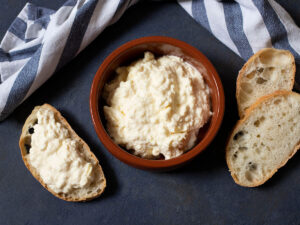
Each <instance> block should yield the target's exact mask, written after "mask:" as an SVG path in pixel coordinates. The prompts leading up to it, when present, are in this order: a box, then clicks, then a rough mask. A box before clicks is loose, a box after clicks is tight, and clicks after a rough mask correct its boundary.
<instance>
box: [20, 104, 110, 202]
mask: <svg viewBox="0 0 300 225" xmlns="http://www.w3.org/2000/svg"><path fill="white" fill-rule="evenodd" d="M39 110H50V111H52V112H53V113H54V118H55V121H56V122H59V123H61V125H62V126H63V127H64V128H66V129H67V130H68V131H69V134H70V138H71V139H72V140H75V141H77V143H78V145H79V146H80V148H79V149H80V150H79V151H80V155H81V157H83V159H84V160H85V161H86V162H88V163H91V165H93V180H92V182H91V183H90V185H89V186H88V187H85V188H74V189H72V191H71V192H68V193H63V192H61V193H57V192H55V191H54V190H53V189H52V188H50V187H49V184H47V183H45V181H44V180H43V179H42V177H41V175H40V171H38V170H37V169H36V168H35V167H33V166H32V165H31V162H30V158H29V154H30V148H31V136H32V135H33V132H34V131H33V130H34V129H33V128H32V127H33V126H34V125H35V124H37V123H38V119H37V112H38V111H39ZM30 129H31V131H30ZM19 146H20V149H21V155H22V158H23V161H24V163H25V166H26V167H27V169H28V170H29V171H30V172H31V174H32V175H33V176H34V177H35V178H36V179H37V180H38V181H39V182H40V183H41V185H43V186H44V187H45V188H46V189H47V190H48V191H49V192H51V193H52V194H53V195H55V196H56V197H58V198H60V199H63V200H65V201H72V202H79V201H88V200H91V199H94V198H96V197H98V196H100V195H101V193H102V192H103V191H104V189H105V187H106V179H105V177H104V173H103V171H102V168H101V166H100V164H99V162H98V160H97V158H96V156H95V155H94V154H93V153H92V152H91V150H90V148H89V146H88V145H87V144H86V143H85V142H84V141H83V140H82V139H81V138H80V137H79V136H78V135H77V134H76V133H75V131H74V130H73V129H72V128H71V126H70V125H69V124H68V122H67V121H66V119H65V118H64V117H62V115H61V114H60V112H58V111H57V110H56V109H55V108H54V107H52V106H51V105H48V104H44V105H42V106H37V107H35V108H34V110H33V111H32V113H31V114H30V115H29V117H28V118H27V120H26V122H25V124H24V126H23V129H22V134H21V137H20V141H19Z"/></svg>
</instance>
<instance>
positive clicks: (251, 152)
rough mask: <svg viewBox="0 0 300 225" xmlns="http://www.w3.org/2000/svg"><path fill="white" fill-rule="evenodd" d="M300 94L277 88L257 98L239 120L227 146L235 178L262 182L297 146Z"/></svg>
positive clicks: (299, 142) (244, 182) (251, 184)
mask: <svg viewBox="0 0 300 225" xmlns="http://www.w3.org/2000/svg"><path fill="white" fill-rule="evenodd" d="M299 121H300V95H299V94H297V93H294V92H289V91H277V92H275V93H273V94H271V95H268V96H264V97H262V98H260V99H259V100H258V101H257V102H256V103H255V104H253V105H252V106H251V107H250V108H249V110H248V111H247V113H246V115H245V117H244V118H243V119H242V120H240V121H238V123H237V125H236V127H235V128H234V130H233V132H232V134H231V136H230V138H229V141H228V144H227V148H226V161H227V165H228V167H229V170H230V172H231V176H232V177H233V179H234V181H235V182H236V183H237V184H239V185H241V186H246V187H255V186H258V185H261V184H263V183H265V182H266V181H267V180H268V179H269V178H271V177H272V176H273V174H274V173H275V172H276V171H277V170H278V169H279V168H280V167H282V166H284V165H285V164H286V162H287V161H288V160H289V159H290V158H291V157H292V156H293V155H294V154H295V153H296V151H297V150H298V148H299V147H300V123H299Z"/></svg>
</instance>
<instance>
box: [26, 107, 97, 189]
mask: <svg viewBox="0 0 300 225" xmlns="http://www.w3.org/2000/svg"><path fill="white" fill-rule="evenodd" d="M37 119H38V123H37V124H36V125H34V126H33V128H34V133H33V134H32V136H31V148H30V154H28V155H27V157H28V158H27V159H28V160H29V161H30V163H31V165H32V166H33V167H34V168H35V169H36V170H37V171H38V172H39V175H40V176H41V178H42V179H43V181H44V182H45V183H46V184H47V185H48V186H49V187H50V188H51V189H52V190H53V191H55V192H56V193H61V192H63V193H70V192H71V191H72V190H73V189H77V188H83V187H86V186H88V185H90V183H91V182H92V180H93V165H92V164H91V163H89V162H87V161H86V160H85V159H84V157H83V155H82V153H80V151H79V143H78V141H76V140H72V139H71V136H70V133H69V131H68V129H66V128H65V127H64V125H62V124H61V123H59V122H58V121H56V120H55V116H54V113H53V112H52V111H50V110H47V109H40V110H39V111H38V112H37Z"/></svg>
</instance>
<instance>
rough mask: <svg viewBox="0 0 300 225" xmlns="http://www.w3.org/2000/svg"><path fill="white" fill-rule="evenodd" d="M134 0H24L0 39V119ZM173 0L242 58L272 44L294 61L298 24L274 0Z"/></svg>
mask: <svg viewBox="0 0 300 225" xmlns="http://www.w3.org/2000/svg"><path fill="white" fill-rule="evenodd" d="M137 1H138V0H68V1H67V2H66V3H65V4H64V5H63V6H62V7H60V8H59V9H58V10H57V11H53V10H50V9H46V8H42V7H36V6H35V5H33V4H30V3H28V4H26V5H25V7H24V8H23V10H22V11H21V12H20V14H19V15H18V17H17V18H16V19H15V20H14V22H13V23H12V25H11V26H10V28H9V30H8V31H7V33H6V34H5V36H4V38H3V40H2V42H1V45H0V121H1V120H3V119H5V118H6V117H7V116H8V115H9V114H10V113H11V112H12V111H13V110H14V109H15V108H16V107H17V106H18V105H19V104H21V103H22V102H23V101H24V100H25V99H26V98H28V97H29V96H30V95H31V94H32V93H33V92H34V91H35V90H36V89H37V88H39V87H40V86H41V85H42V84H43V83H44V82H45V81H46V80H47V79H49V77H51V75H52V74H53V73H54V72H55V71H57V70H58V69H60V68H61V67H62V66H63V65H65V64H66V63H67V62H68V61H70V60H71V59H72V58H74V57H75V56H76V55H77V54H78V53H79V52H80V51H81V50H83V49H84V48H85V47H86V46H87V45H88V44H89V43H90V42H91V41H93V40H94V39H95V38H96V37H97V36H98V35H99V34H100V33H101V32H102V31H103V30H104V29H105V28H106V27H107V26H108V25H111V24H112V23H114V22H116V21H117V20H118V19H119V18H120V17H121V15H122V14H123V13H124V12H125V10H126V9H127V8H129V7H130V6H131V5H133V4H135V3H136V2H137ZM179 4H180V5H181V6H182V7H183V8H184V9H185V10H186V11H187V12H188V13H189V14H190V15H191V16H192V17H193V18H194V19H195V20H196V21H197V22H199V23H200V24H201V25H202V26H204V27H205V28H206V29H207V30H208V31H209V32H211V33H212V34H213V35H215V37H216V38H218V39H219V40H220V41H221V42H223V43H224V44H225V45H226V46H228V47H229V48H230V49H231V50H232V51H234V52H235V53H236V54H237V55H239V56H240V57H242V58H243V59H245V60H247V59H248V58H249V56H251V55H252V54H253V53H255V52H256V51H258V50H259V49H261V48H264V47H272V46H273V47H276V48H281V49H288V50H290V51H291V52H292V53H293V54H294V56H295V58H296V63H298V65H299V63H300V56H299V55H300V30H299V28H298V27H297V26H296V25H295V23H294V22H293V20H292V18H291V17H290V16H289V14H288V13H287V12H286V11H285V10H284V9H283V8H282V7H281V6H280V5H279V4H277V3H276V2H275V1H274V0H236V1H233V0H231V1H229V0H227V1H223V2H221V1H217V0H182V1H181V0H179Z"/></svg>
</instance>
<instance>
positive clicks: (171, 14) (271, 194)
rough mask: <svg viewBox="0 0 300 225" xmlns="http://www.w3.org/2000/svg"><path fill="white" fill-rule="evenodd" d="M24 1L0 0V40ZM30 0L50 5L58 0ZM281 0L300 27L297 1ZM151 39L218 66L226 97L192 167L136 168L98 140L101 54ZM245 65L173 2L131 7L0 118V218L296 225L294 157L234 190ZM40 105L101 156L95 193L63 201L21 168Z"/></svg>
mask: <svg viewBox="0 0 300 225" xmlns="http://www.w3.org/2000/svg"><path fill="white" fill-rule="evenodd" d="M25 2H26V1H25V0H0V3H1V7H0V21H1V23H0V38H2V37H3V35H4V33H5V31H6V30H7V28H8V27H9V25H10V23H11V22H12V20H13V19H14V18H15V17H16V16H17V14H18V13H19V11H20V10H21V9H22V8H23V6H24V4H25ZM30 2H33V3H36V4H38V5H40V6H45V7H49V8H52V9H57V8H58V7H59V6H60V5H61V4H62V3H63V2H64V1H63V0H52V1H47V0H35V1H30ZM278 2H279V3H281V4H282V5H283V6H284V7H285V8H286V9H287V10H288V11H289V12H290V13H291V15H292V16H293V18H294V19H295V20H296V22H297V23H298V25H299V23H300V7H299V3H297V1H294V0H288V1H284V0H280V1H278ZM150 35H165V36H170V37H174V38H178V39H180V40H183V41H185V42H187V43H189V44H191V45H193V46H195V47H196V48H198V49H199V50H200V51H202V52H203V53H204V54H205V55H206V56H207V57H208V58H209V59H210V60H211V61H212V63H213V64H214V65H215V67H216V69H217V71H218V73H219V75H220V77H221V79H222V82H223V85H224V89H225V95H226V111H225V117H224V122H223V124H222V127H221V129H220V132H219V134H218V135H217V137H216V138H215V140H214V141H213V143H212V144H211V145H210V147H209V148H208V149H207V150H206V151H205V152H203V153H202V154H201V155H200V156H199V157H198V158H197V159H195V160H194V161H193V162H192V163H190V164H189V165H187V166H185V167H183V168H181V169H179V170H176V171H173V172H168V173H152V172H147V171H142V170H138V169H134V168H131V167H129V166H127V165H125V164H123V163H121V162H120V161H118V160H117V159H115V158H114V157H113V156H111V155H110V154H109V153H108V152H107V151H106V150H105V148H104V147H103V146H102V144H101V143H100V141H99V140H98V138H97V136H96V133H95V131H94V128H93V125H92V121H91V118H90V113H89V91H90V86H91V83H92V80H93V77H94V74H95V73H96V71H97V69H98V67H99V66H100V64H101V63H102V61H103V60H104V59H105V57H106V56H108V54H109V53H111V52H112V51H113V50H114V49H116V48H117V47H118V46H120V45H121V44H123V43H125V42H127V41H129V40H132V39H135V38H138V37H143V36H150ZM243 63H244V62H243V60H242V59H240V58H239V57H238V56H236V55H235V54H234V53H233V52H231V51H230V50H229V49H228V48H227V47H225V46H224V45H223V44H221V43H220V42H219V41H218V40H216V39H215V38H214V37H213V36H212V35H210V34H209V33H208V32H207V31H206V30H205V29H204V28H202V27H201V26H200V25H198V24H197V23H196V22H195V21H194V20H193V19H192V18H190V16H189V15H188V14H186V12H185V11H184V10H183V9H182V8H181V7H180V6H179V5H177V4H176V3H175V2H164V3H163V2H150V1H146V2H143V3H139V4H137V5H135V6H133V7H132V8H131V9H130V10H128V11H127V12H126V13H125V15H124V16H123V17H122V18H121V20H120V21H119V22H118V23H116V24H115V25H113V26H111V27H109V28H108V29H106V30H105V31H104V33H103V34H101V35H100V36H99V37H98V38H97V39H96V40H95V41H94V42H93V43H92V44H91V45H90V46H89V47H88V48H87V49H86V50H84V51H83V52H82V53H81V54H80V55H78V57H77V58H76V59H74V60H73V61H72V62H70V63H69V64H68V65H67V66H65V67H64V68H63V69H61V70H60V71H59V72H58V73H56V74H55V75H54V76H53V77H52V78H51V79H50V80H49V81H48V82H46V83H45V84H44V85H43V86H42V87H41V88H40V89H39V90H38V91H37V92H35V93H34V94H33V95H32V96H31V97H30V98H29V99H28V100H26V101H25V102H24V103H23V104H22V105H21V106H20V107H18V108H17V110H16V111H15V112H14V113H13V114H12V115H11V116H10V117H9V118H8V119H7V120H5V121H4V122H2V123H0V224H1V225H5V224H14V225H17V224H28V225H29V224H51V225H52V224H74V225H76V224H299V223H300V213H299V212H300V155H299V153H298V154H296V155H295V157H294V158H293V159H291V160H290V161H289V162H288V164H287V165H286V166H285V167H284V168H282V169H280V171H279V172H278V173H277V174H276V175H275V176H274V177H273V178H272V179H271V180H270V181H269V182H267V183H266V184H265V185H263V186H261V187H259V188H252V189H249V188H242V187H239V186H238V185H236V184H234V182H233V180H232V178H231V176H230V174H229V172H228V169H227V166H226V163H225V159H224V146H225V141H226V138H227V136H228V132H229V131H230V130H231V128H232V127H233V125H234V123H235V121H236V120H237V119H238V116H237V109H236V102H235V98H234V93H235V80H236V76H237V73H238V71H239V69H240V68H241V67H242V65H243ZM45 102H47V103H50V104H52V105H54V106H55V107H56V108H58V109H59V110H60V111H61V112H62V114H63V115H64V116H65V117H66V119H67V120H68V121H69V122H70V124H71V125H72V127H73V128H74V129H75V131H76V132H77V133H78V134H79V136H81V137H82V138H83V139H84V140H86V142H87V143H88V144H89V145H90V147H91V149H92V150H93V152H94V153H95V154H96V156H97V157H98V158H99V160H100V163H101V164H102V166H103V169H104V172H105V174H106V177H107V183H108V186H107V189H106V190H105V192H104V194H103V195H102V196H101V197H100V198H98V199H96V200H94V201H92V202H88V203H68V202H64V201H62V200H60V199H57V198H55V197H53V196H52V195H51V194H50V193H49V192H47V191H46V190H45V189H44V188H42V186H41V185H40V184H39V183H38V182H37V181H35V179H34V178H33V177H32V176H31V174H30V173H29V172H28V171H27V169H26V168H25V166H24V164H23V162H22V159H21V155H20V150H19V147H18V139H19V136H20V133H21V128H22V125H23V123H24V121H25V119H26V117H27V116H28V115H29V114H30V112H31V110H32V109H33V107H34V106H35V105H40V104H43V103H45Z"/></svg>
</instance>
